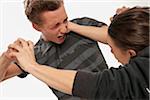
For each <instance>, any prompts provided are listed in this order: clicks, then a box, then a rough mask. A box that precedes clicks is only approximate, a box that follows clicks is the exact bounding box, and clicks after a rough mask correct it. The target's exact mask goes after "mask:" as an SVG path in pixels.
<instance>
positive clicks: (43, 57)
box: [4, 0, 107, 100]
mask: <svg viewBox="0 0 150 100" xmlns="http://www.w3.org/2000/svg"><path fill="white" fill-rule="evenodd" d="M25 13H26V15H27V17H28V19H29V20H30V21H31V22H32V25H33V27H34V28H35V29H36V30H37V31H40V32H41V33H42V35H41V38H40V40H39V41H38V42H37V43H36V45H35V56H36V60H37V62H38V63H39V64H43V65H48V66H57V68H59V69H75V70H80V69H84V70H87V71H93V72H98V71H101V70H103V69H105V68H107V65H106V62H105V60H104V58H103V56H102V53H101V51H100V49H99V47H98V44H97V42H96V41H93V40H91V39H89V38H86V37H83V36H80V35H77V34H76V33H74V32H69V33H67V32H68V30H67V18H68V17H67V14H66V12H65V9H64V5H63V1H61V0H45V1H44V0H43V1H41V0H26V1H25ZM72 22H75V23H78V24H82V25H89V26H97V27H101V26H103V25H106V24H104V23H102V22H98V21H96V20H93V19H90V18H78V19H74V20H72ZM9 68H10V69H13V71H12V72H13V73H15V74H13V73H10V72H9V70H8V71H7V73H9V74H8V75H6V77H7V76H8V77H10V76H11V77H12V76H13V75H18V76H19V77H22V78H23V77H25V76H26V75H27V74H28V73H27V72H24V71H23V70H22V69H17V67H16V65H13V67H9ZM21 70H22V71H23V73H22V72H21ZM20 73H21V74H20ZM4 79H5V78H4ZM53 92H54V93H55V94H56V96H57V97H58V99H60V100H80V99H83V98H77V97H73V96H70V95H67V94H64V93H61V92H59V91H57V90H54V89H53Z"/></svg>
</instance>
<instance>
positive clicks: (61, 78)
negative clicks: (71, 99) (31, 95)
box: [26, 64, 76, 94]
mask: <svg viewBox="0 0 150 100" xmlns="http://www.w3.org/2000/svg"><path fill="white" fill-rule="evenodd" d="M26 66H27V65H26ZM26 70H27V71H28V72H29V73H30V74H32V75H33V76H35V77H36V78H38V79H39V80H41V81H43V82H44V83H46V84H47V85H49V86H50V87H52V88H54V89H57V90H59V91H61V92H64V93H67V94H72V88H73V83H74V78H75V76H76V71H71V70H61V69H55V68H52V67H50V66H45V65H39V64H32V65H30V67H28V68H27V69H26Z"/></svg>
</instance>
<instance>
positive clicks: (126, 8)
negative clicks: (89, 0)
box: [110, 6, 129, 21]
mask: <svg viewBox="0 0 150 100" xmlns="http://www.w3.org/2000/svg"><path fill="white" fill-rule="evenodd" d="M128 9H129V7H125V6H123V7H121V8H118V9H117V10H116V14H115V15H114V16H113V17H110V21H112V20H113V18H114V17H115V16H116V15H119V14H121V13H123V12H124V11H126V10H128Z"/></svg>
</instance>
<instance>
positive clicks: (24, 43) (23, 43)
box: [18, 38, 28, 48]
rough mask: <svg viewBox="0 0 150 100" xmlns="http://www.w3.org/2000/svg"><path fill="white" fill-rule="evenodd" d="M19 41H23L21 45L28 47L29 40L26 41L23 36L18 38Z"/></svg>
mask: <svg viewBox="0 0 150 100" xmlns="http://www.w3.org/2000/svg"><path fill="white" fill-rule="evenodd" d="M18 41H19V42H20V43H21V45H22V46H23V47H25V48H26V47H27V46H28V42H27V41H25V40H24V39H22V38H19V39H18Z"/></svg>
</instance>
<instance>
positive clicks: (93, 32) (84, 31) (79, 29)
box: [68, 22, 108, 44]
mask: <svg viewBox="0 0 150 100" xmlns="http://www.w3.org/2000/svg"><path fill="white" fill-rule="evenodd" d="M68 29H69V30H70V31H74V32H76V33H78V34H80V35H83V36H85V37H88V38H90V39H92V40H95V41H99V42H102V43H105V44H107V35H108V33H107V30H108V26H102V27H94V26H84V25H78V24H75V23H72V22H68Z"/></svg>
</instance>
